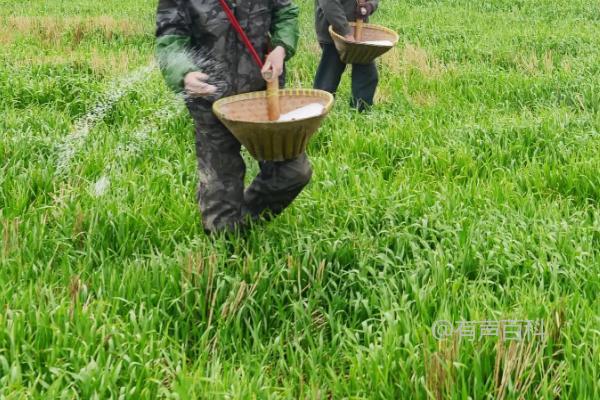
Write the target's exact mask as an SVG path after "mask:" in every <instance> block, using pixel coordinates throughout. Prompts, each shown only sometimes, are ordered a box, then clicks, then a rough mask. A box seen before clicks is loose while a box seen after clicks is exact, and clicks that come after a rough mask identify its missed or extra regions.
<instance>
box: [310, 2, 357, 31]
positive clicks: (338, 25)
mask: <svg viewBox="0 0 600 400" xmlns="http://www.w3.org/2000/svg"><path fill="white" fill-rule="evenodd" d="M318 2H319V7H321V9H322V10H323V13H324V14H325V18H326V19H327V22H329V25H332V26H333V30H334V31H336V32H337V33H339V34H340V35H343V36H346V35H349V34H351V33H352V29H351V28H350V24H349V23H348V18H346V13H345V11H344V8H343V7H342V3H340V0H318Z"/></svg>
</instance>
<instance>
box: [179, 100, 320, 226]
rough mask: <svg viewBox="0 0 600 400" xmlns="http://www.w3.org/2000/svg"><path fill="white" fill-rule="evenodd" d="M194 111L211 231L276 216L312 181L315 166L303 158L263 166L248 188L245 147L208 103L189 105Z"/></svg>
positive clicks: (202, 199) (203, 204) (201, 191)
mask: <svg viewBox="0 0 600 400" xmlns="http://www.w3.org/2000/svg"><path fill="white" fill-rule="evenodd" d="M188 109H189V110H190V113H191V115H192V117H193V118H194V122H195V125H196V157H197V159H198V170H199V175H200V183H199V185H198V204H199V208H200V212H201V214H202V223H203V225H204V230H205V231H206V232H208V233H211V232H218V231H229V230H233V229H235V228H238V227H243V226H244V224H245V222H246V220H247V218H248V217H249V219H252V220H255V219H257V218H259V217H261V216H262V217H264V218H266V219H268V218H270V217H273V216H276V215H278V214H280V213H281V212H282V211H283V210H284V209H285V208H286V207H287V206H289V205H290V204H291V203H292V201H293V200H294V199H295V198H296V197H297V196H298V195H299V194H300V192H301V191H302V189H303V188H304V187H305V186H306V185H307V184H308V182H309V181H310V178H311V176H312V170H311V167H310V163H309V161H308V157H307V156H306V154H302V155H301V156H300V157H298V158H296V159H293V160H289V161H281V162H272V161H269V162H260V163H259V167H260V173H259V174H258V175H257V176H256V178H254V181H253V182H252V183H251V184H250V186H248V187H247V188H246V189H245V190H244V176H245V174H246V165H245V164H244V160H243V158H242V156H241V154H240V150H241V144H240V143H239V142H238V141H237V139H236V138H235V137H234V136H233V135H232V134H231V133H230V132H229V130H228V129H227V128H225V126H224V125H222V124H221V122H220V121H219V120H218V119H217V118H216V117H215V116H214V114H213V113H212V111H211V110H210V108H208V109H207V107H206V105H204V106H203V105H201V103H198V102H197V101H194V102H193V103H190V102H188Z"/></svg>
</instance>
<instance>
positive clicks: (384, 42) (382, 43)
mask: <svg viewBox="0 0 600 400" xmlns="http://www.w3.org/2000/svg"><path fill="white" fill-rule="evenodd" d="M361 43H363V44H371V45H374V46H388V47H389V46H393V45H394V43H392V42H390V41H389V40H368V41H366V42H361Z"/></svg>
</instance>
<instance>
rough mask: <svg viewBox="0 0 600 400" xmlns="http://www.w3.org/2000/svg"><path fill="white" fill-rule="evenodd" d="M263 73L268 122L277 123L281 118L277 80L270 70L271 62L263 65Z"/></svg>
mask: <svg viewBox="0 0 600 400" xmlns="http://www.w3.org/2000/svg"><path fill="white" fill-rule="evenodd" d="M265 68H266V70H265V72H263V74H262V75H263V79H264V80H265V81H267V111H268V113H269V121H277V120H278V119H279V117H280V116H281V109H280V106H279V78H278V77H275V76H273V70H272V69H271V62H270V61H267V62H266V63H265Z"/></svg>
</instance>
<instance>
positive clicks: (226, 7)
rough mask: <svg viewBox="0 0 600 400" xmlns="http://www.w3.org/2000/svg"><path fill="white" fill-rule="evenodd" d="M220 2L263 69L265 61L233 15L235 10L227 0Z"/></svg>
mask: <svg viewBox="0 0 600 400" xmlns="http://www.w3.org/2000/svg"><path fill="white" fill-rule="evenodd" d="M219 3H221V7H223V11H225V14H226V15H227V19H228V20H229V22H230V23H231V25H232V26H233V29H235V31H236V32H237V33H238V35H239V36H240V39H241V40H242V42H243V43H244V45H245V46H246V48H247V49H248V51H249V52H250V54H251V55H252V58H253V59H254V61H255V62H256V64H257V65H258V67H259V68H260V69H262V67H263V62H262V60H261V59H260V57H259V55H258V53H257V52H256V49H255V48H254V46H252V43H251V42H250V39H248V35H246V32H244V29H243V28H242V26H241V25H240V23H239V22H238V20H237V18H236V17H235V15H233V11H231V9H230V8H229V6H228V5H227V2H226V1H225V0H219Z"/></svg>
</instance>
